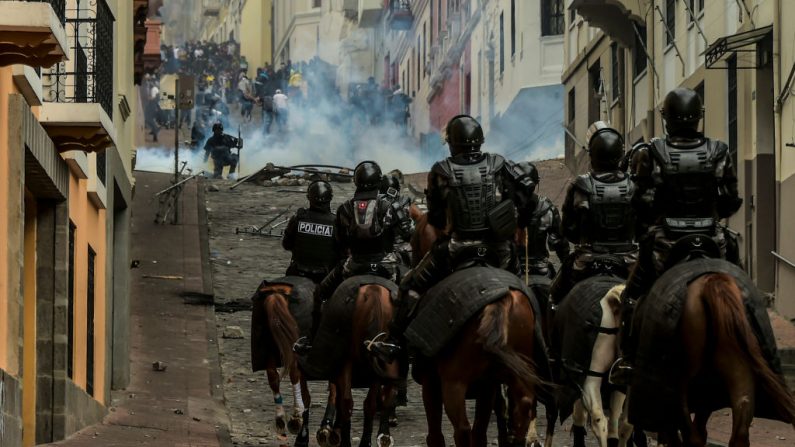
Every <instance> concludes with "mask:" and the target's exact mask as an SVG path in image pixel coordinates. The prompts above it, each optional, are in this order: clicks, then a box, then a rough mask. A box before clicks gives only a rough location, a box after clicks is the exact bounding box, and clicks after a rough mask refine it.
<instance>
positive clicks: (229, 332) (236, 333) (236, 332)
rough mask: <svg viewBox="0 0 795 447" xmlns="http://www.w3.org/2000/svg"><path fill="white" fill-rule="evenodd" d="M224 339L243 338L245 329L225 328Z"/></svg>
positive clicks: (237, 327)
mask: <svg viewBox="0 0 795 447" xmlns="http://www.w3.org/2000/svg"><path fill="white" fill-rule="evenodd" d="M222 337H223V338H232V339H240V338H243V329H242V328H241V327H240V326H227V327H225V328H224V333H223V335H222Z"/></svg>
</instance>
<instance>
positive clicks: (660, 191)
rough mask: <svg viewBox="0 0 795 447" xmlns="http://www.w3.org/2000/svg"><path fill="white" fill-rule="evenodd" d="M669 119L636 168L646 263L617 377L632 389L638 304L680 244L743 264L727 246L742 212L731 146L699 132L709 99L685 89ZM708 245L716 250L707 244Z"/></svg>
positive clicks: (639, 153)
mask: <svg viewBox="0 0 795 447" xmlns="http://www.w3.org/2000/svg"><path fill="white" fill-rule="evenodd" d="M661 113H662V117H663V119H664V120H665V130H666V136H665V137H664V138H655V139H653V140H651V142H649V144H643V145H641V146H639V147H638V148H637V150H636V151H635V153H634V155H633V157H632V161H631V166H630V168H631V170H632V172H633V179H634V181H635V183H636V185H637V188H636V190H635V191H634V195H633V205H634V206H635V209H636V210H637V213H638V216H639V217H640V219H641V220H642V222H643V224H644V225H645V226H646V227H647V228H648V230H647V231H646V233H645V234H644V235H643V237H642V239H641V244H640V249H641V251H640V257H639V260H638V263H637V265H636V266H635V268H634V269H633V270H632V273H631V275H630V277H629V280H628V281H627V288H626V289H625V291H624V296H623V299H622V305H623V312H622V313H623V315H622V327H621V335H620V339H621V351H622V356H623V358H622V359H621V360H619V361H618V362H617V363H616V365H615V366H614V367H613V369H612V370H611V381H614V382H615V383H626V381H627V379H628V375H629V374H630V373H631V369H632V366H631V364H632V357H633V356H634V353H635V352H634V351H635V340H634V338H635V337H633V334H632V331H631V328H632V315H633V311H634V308H635V304H636V302H637V301H638V300H639V299H641V298H642V297H643V296H644V295H645V294H646V293H647V291H648V290H649V289H650V288H651V286H652V284H654V281H655V280H656V279H657V278H658V277H659V275H661V274H662V273H663V272H664V271H665V270H667V269H668V268H670V267H672V264H673V263H674V262H675V261H677V260H679V259H675V258H677V257H681V256H678V255H674V256H673V257H672V258H671V259H670V260H669V257H671V256H670V255H671V254H672V250H671V249H672V248H673V247H674V244H676V243H677V241H680V240H682V241H683V242H685V241H687V240H693V239H692V238H696V239H699V242H698V244H697V245H698V246H712V247H714V248H715V251H716V253H711V254H712V255H714V256H720V257H726V258H727V260H729V261H731V262H734V263H738V262H739V259H738V258H739V255H738V254H737V250H736V248H734V247H736V244H727V232H725V231H724V229H723V227H721V226H720V223H719V221H720V219H724V218H727V217H730V216H731V215H733V214H734V213H735V212H736V211H737V210H738V209H740V206H741V205H742V199H741V198H740V197H739V194H738V193H737V174H736V171H735V167H734V164H733V163H732V157H731V155H730V154H729V148H728V146H727V145H726V143H724V142H722V141H718V140H713V139H711V138H707V137H705V136H704V134H703V133H702V132H700V131H699V123H700V121H701V118H702V117H703V113H704V111H703V108H702V104H701V98H700V97H699V95H698V94H697V93H696V92H695V91H693V90H690V89H684V88H677V89H675V90H673V91H671V92H670V93H668V95H667V96H666V97H665V101H664V102H663V108H662V110H661ZM703 238H708V239H711V240H712V241H713V242H714V244H709V243H704V241H703V240H701V239H703ZM732 242H733V241H732ZM727 246H728V248H729V250H728V252H727Z"/></svg>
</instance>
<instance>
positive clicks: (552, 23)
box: [541, 0, 566, 36]
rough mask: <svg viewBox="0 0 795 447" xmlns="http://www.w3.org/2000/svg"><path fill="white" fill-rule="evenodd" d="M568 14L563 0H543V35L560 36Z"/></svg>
mask: <svg viewBox="0 0 795 447" xmlns="http://www.w3.org/2000/svg"><path fill="white" fill-rule="evenodd" d="M565 21H566V16H565V15H564V10H563V0H541V35H542V36H558V35H560V34H563V29H564V28H565V23H564V22H565Z"/></svg>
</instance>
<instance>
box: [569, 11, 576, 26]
mask: <svg viewBox="0 0 795 447" xmlns="http://www.w3.org/2000/svg"><path fill="white" fill-rule="evenodd" d="M575 20H577V8H569V25H571V24H573V23H574V21H575Z"/></svg>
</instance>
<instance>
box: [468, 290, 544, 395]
mask: <svg viewBox="0 0 795 447" xmlns="http://www.w3.org/2000/svg"><path fill="white" fill-rule="evenodd" d="M528 305H529V304H528ZM512 308H513V295H512V294H511V293H508V294H506V295H505V297H504V298H502V299H500V300H499V301H497V302H494V303H491V304H489V305H487V306H486V307H485V308H483V312H482V314H481V317H480V325H479V326H478V329H477V336H478V342H480V343H481V344H482V345H483V349H484V350H485V351H486V352H488V353H489V354H491V355H493V356H494V357H496V358H497V360H498V361H499V363H501V364H502V365H503V366H504V367H505V368H506V369H507V370H508V371H509V372H510V373H511V374H512V375H513V376H514V378H515V379H516V380H517V381H518V382H519V384H520V385H522V386H523V387H525V388H526V389H528V390H532V389H533V388H534V387H535V386H536V385H543V384H544V381H543V380H541V378H540V377H538V375H537V374H536V372H535V370H534V368H533V362H532V360H531V359H530V358H528V357H527V356H526V355H524V354H521V353H519V352H517V351H516V350H515V349H514V348H513V347H511V346H508V336H509V327H510V313H511V310H512Z"/></svg>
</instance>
